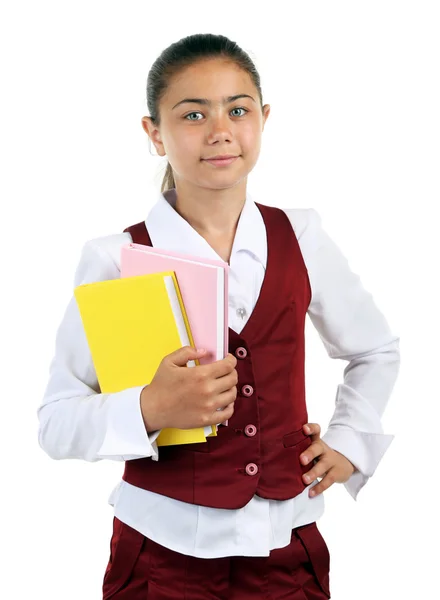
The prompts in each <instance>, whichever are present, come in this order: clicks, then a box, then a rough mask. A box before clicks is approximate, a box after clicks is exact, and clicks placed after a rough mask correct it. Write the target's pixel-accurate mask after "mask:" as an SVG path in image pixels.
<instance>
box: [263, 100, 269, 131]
mask: <svg viewBox="0 0 440 600" xmlns="http://www.w3.org/2000/svg"><path fill="white" fill-rule="evenodd" d="M269 113H270V104H265V105H264V106H263V129H264V125H265V124H266V121H267V117H268V116H269Z"/></svg>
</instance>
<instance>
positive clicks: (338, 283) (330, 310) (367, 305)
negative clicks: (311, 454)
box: [300, 208, 400, 500]
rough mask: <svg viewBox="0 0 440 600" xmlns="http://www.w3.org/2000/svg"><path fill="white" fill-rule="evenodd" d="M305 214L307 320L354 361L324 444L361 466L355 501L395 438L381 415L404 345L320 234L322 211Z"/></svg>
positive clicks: (332, 349)
mask: <svg viewBox="0 0 440 600" xmlns="http://www.w3.org/2000/svg"><path fill="white" fill-rule="evenodd" d="M308 212H309V219H308V222H307V226H306V227H305V228H304V231H302V232H301V238H300V245H301V248H302V250H303V254H304V255H305V256H307V264H306V266H307V269H308V272H309V280H310V284H311V288H312V301H311V303H310V306H309V309H308V315H309V316H310V319H311V321H312V323H313V325H314V327H315V328H316V329H317V331H318V333H319V336H320V338H321V340H322V342H323V344H324V346H325V348H326V351H327V353H328V355H329V356H330V358H338V359H342V360H346V361H349V362H348V364H347V366H346V367H345V369H344V378H343V383H341V384H340V385H338V387H337V393H336V400H335V403H336V408H335V412H334V414H333V416H332V418H331V420H330V423H329V426H328V429H327V431H326V432H325V433H324V435H322V436H321V439H323V440H324V441H325V442H326V443H327V444H328V445H329V446H330V447H331V448H333V449H334V450H337V451H338V452H340V453H341V454H343V455H344V456H346V457H347V458H348V459H349V460H350V461H351V462H352V463H353V464H354V465H355V467H356V468H357V470H356V471H355V472H354V473H353V475H352V476H351V477H350V479H349V480H348V481H346V482H345V484H344V485H345V487H346V489H347V491H348V492H349V493H350V495H351V496H352V497H353V498H354V499H355V500H356V497H357V495H358V493H359V491H360V490H361V488H362V487H363V486H364V485H365V484H366V483H367V481H368V479H369V477H371V476H372V475H373V473H374V471H375V470H376V467H377V466H378V464H379V462H380V460H381V459H382V457H383V455H384V453H385V452H386V450H387V449H388V447H389V445H390V444H391V442H392V440H393V439H394V435H389V434H384V433H383V429H382V425H381V416H382V414H383V412H384V410H385V406H386V404H387V402H388V400H389V398H390V395H391V392H392V390H393V387H394V384H395V381H396V379H397V375H398V372H399V367H400V351H399V341H400V340H399V337H397V336H396V335H394V334H393V333H392V332H391V331H390V328H389V326H388V323H387V321H386V320H385V318H384V315H383V314H382V313H381V311H380V310H379V309H378V308H377V306H376V304H375V303H374V300H373V297H372V295H371V294H370V293H369V292H368V291H367V290H365V289H364V287H363V285H362V282H361V280H360V277H359V276H358V275H357V274H355V273H354V272H353V271H351V269H350V267H349V264H348V261H347V259H346V258H345V256H344V255H343V254H342V252H341V251H340V250H339V248H338V247H337V245H336V244H335V243H334V241H333V240H332V239H331V238H330V237H329V235H328V234H327V233H326V232H325V231H324V229H323V228H322V225H321V218H320V216H319V214H318V213H317V211H316V210H315V209H313V208H310V209H308Z"/></svg>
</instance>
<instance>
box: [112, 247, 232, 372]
mask: <svg viewBox="0 0 440 600" xmlns="http://www.w3.org/2000/svg"><path fill="white" fill-rule="evenodd" d="M162 271H174V272H175V273H176V277H177V281H178V283H179V287H180V292H181V294H182V299H183V303H184V304H185V309H186V313H187V315H188V320H189V323H190V326H191V332H192V335H193V338H194V343H195V346H196V348H206V350H207V353H206V354H205V356H204V357H203V358H200V359H199V362H200V364H208V363H211V362H214V361H216V360H221V359H222V358H225V357H226V356H227V354H228V352H229V339H228V338H229V336H228V272H229V265H228V264H227V263H225V262H223V261H221V260H212V259H204V258H201V257H197V256H191V255H189V254H181V253H176V252H172V251H169V250H163V249H159V248H155V247H151V246H144V245H143V244H135V243H130V244H125V245H124V246H122V248H121V277H133V276H136V275H147V274H150V273H160V272H162Z"/></svg>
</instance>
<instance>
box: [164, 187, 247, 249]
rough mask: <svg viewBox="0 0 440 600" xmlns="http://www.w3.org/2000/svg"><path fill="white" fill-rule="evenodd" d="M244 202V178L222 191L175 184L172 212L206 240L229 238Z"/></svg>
mask: <svg viewBox="0 0 440 600" xmlns="http://www.w3.org/2000/svg"><path fill="white" fill-rule="evenodd" d="M245 202H246V180H244V181H241V182H240V183H239V184H238V185H237V186H235V187H233V188H228V189H222V190H212V189H206V188H200V187H194V186H187V185H185V183H180V182H179V183H177V184H176V203H175V206H174V208H175V210H176V212H178V213H179V215H180V216H181V217H183V218H184V219H185V221H187V222H188V223H189V224H190V225H191V227H193V228H194V229H195V230H196V231H197V232H198V233H199V234H200V235H202V236H203V237H204V238H205V239H207V240H210V239H211V240H215V239H218V240H223V241H224V240H230V239H231V238H232V240H233V239H234V236H235V231H236V229H237V224H238V220H239V218H240V214H241V211H242V210H243V206H244V204H245Z"/></svg>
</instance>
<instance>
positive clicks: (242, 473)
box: [123, 204, 311, 509]
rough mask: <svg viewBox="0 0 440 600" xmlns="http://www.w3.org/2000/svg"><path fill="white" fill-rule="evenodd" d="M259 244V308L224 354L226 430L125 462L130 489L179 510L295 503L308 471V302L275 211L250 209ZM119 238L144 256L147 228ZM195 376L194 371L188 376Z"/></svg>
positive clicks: (290, 238)
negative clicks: (263, 239) (259, 222)
mask: <svg viewBox="0 0 440 600" xmlns="http://www.w3.org/2000/svg"><path fill="white" fill-rule="evenodd" d="M257 207H258V208H259V210H260V211H261V214H262V216H263V219H264V222H265V225H266V234H267V251H268V257H267V267H266V273H265V277H264V280H263V284H262V288H261V292H260V295H259V298H258V301H257V304H256V306H255V308H254V310H253V312H252V314H251V315H250V317H249V320H248V322H247V323H246V325H245V326H244V328H243V330H242V332H241V333H240V334H237V333H236V332H235V331H234V330H232V329H231V328H229V352H230V353H231V354H234V355H235V356H236V357H237V366H236V369H237V371H238V378H239V381H238V386H237V388H238V395H237V400H236V402H235V412H234V414H233V416H232V417H231V418H230V419H229V424H228V426H227V427H223V426H221V427H219V428H218V432H217V436H216V437H212V438H208V440H207V441H206V442H203V443H200V444H199V443H198V444H185V445H180V446H160V447H159V460H158V461H153V460H151V458H140V459H136V460H129V461H126V462H125V470H124V474H123V479H124V480H125V481H127V482H128V483H131V484H133V485H135V486H138V487H140V488H143V489H145V490H151V491H152V492H156V493H158V494H163V495H165V496H169V497H171V498H175V499H177V500H181V501H183V502H189V503H191V504H199V505H202V506H210V507H213V508H228V509H237V508H242V507H243V506H245V504H247V503H248V502H249V501H250V500H251V498H252V497H253V496H254V494H256V495H257V496H260V497H262V498H269V499H272V500H287V499H288V498H294V497H295V496H297V495H298V494H299V493H300V492H302V491H303V490H304V488H305V487H306V486H305V484H304V483H303V481H302V479H301V475H302V474H303V473H306V472H307V471H309V470H310V468H311V467H310V465H307V466H306V467H304V466H303V465H302V464H301V463H300V461H299V455H300V454H301V452H303V451H304V450H305V449H306V448H307V447H308V446H310V444H311V438H310V436H307V435H306V434H305V433H303V431H302V425H303V424H304V423H307V421H308V417H307V409H306V403H305V381H304V379H305V377H304V325H305V318H306V314H307V308H308V306H309V303H310V299H311V288H310V282H309V278H308V273H307V269H306V266H305V264H304V260H303V257H302V254H301V250H300V248H299V245H298V240H297V239H296V235H295V232H294V230H293V228H292V226H291V224H290V221H289V219H288V217H287V215H286V214H285V213H284V212H283V211H282V210H281V209H278V208H274V207H270V206H265V205H262V204H257ZM124 231H126V232H129V233H130V234H131V236H132V239H133V242H135V243H138V244H144V245H146V246H152V243H151V240H150V237H149V235H148V232H147V229H146V227H145V223H144V222H143V221H142V222H141V223H137V224H136V225H132V226H131V227H128V228H127V229H125V230H124ZM196 368H197V367H196Z"/></svg>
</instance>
